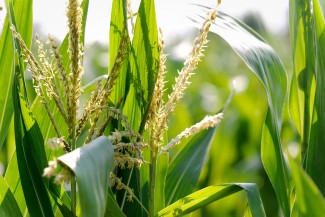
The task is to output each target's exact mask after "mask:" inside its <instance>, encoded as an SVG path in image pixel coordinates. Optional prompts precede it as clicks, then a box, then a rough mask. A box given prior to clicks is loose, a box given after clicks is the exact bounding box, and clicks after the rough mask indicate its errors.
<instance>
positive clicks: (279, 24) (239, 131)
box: [0, 0, 296, 217]
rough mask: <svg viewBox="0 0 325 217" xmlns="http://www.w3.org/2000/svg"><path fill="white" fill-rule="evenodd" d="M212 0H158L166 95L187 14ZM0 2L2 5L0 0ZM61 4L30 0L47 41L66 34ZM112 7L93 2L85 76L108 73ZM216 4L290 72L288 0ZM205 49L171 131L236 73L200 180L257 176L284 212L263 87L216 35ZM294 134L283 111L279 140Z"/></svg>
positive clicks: (222, 97) (219, 97)
mask: <svg viewBox="0 0 325 217" xmlns="http://www.w3.org/2000/svg"><path fill="white" fill-rule="evenodd" d="M138 3H139V1H134V2H133V5H132V6H133V8H134V11H136V8H137V5H138ZM216 3H217V1H216V0H215V1H212V0H204V1H196V2H195V1H189V0H178V1H171V0H165V1H162V0H156V7H157V19H158V26H159V27H161V28H162V29H163V31H164V32H165V36H166V37H165V41H166V48H165V50H164V52H165V53H166V54H168V60H167V71H168V73H167V75H166V80H167V81H168V82H167V86H166V87H167V89H166V94H165V97H167V95H168V93H169V92H170V91H171V87H172V84H173V83H174V78H175V76H176V75H177V70H180V69H181V68H182V66H183V61H184V59H185V58H186V56H187V54H188V53H189V51H190V49H191V46H192V42H193V40H194V38H195V36H196V32H197V29H196V28H194V27H193V26H194V25H193V23H191V21H190V19H189V18H190V17H191V15H193V14H194V13H195V11H196V9H197V8H198V7H197V6H195V4H202V5H205V6H211V7H212V6H215V5H216ZM0 5H4V4H3V1H2V0H1V1H0ZM65 6H66V5H65V1H55V0H47V1H41V0H34V25H35V26H34V27H35V28H34V31H35V33H37V34H38V35H40V36H41V38H43V40H44V41H45V40H46V38H47V34H49V33H50V34H51V35H52V36H53V37H55V39H56V40H57V41H58V42H59V41H61V40H62V39H63V37H64V36H65V34H66V31H67V28H66V19H65ZM110 8H111V1H105V0H97V1H91V2H90V5H89V14H88V22H87V28H86V46H85V76H84V80H83V82H84V84H87V83H88V82H90V81H91V80H93V79H94V78H96V77H98V76H100V75H103V74H107V67H108V66H109V64H110V63H109V62H108V52H109V50H108V44H109V41H108V32H109V19H110V17H109V16H110ZM220 9H221V10H222V11H223V12H226V13H228V14H230V15H232V16H234V17H236V18H238V19H240V20H241V21H243V22H245V23H246V24H247V25H249V26H250V27H251V28H253V29H254V30H255V31H257V32H258V33H259V34H260V35H262V36H263V37H264V38H265V39H266V40H267V41H268V43H269V44H270V45H271V46H272V47H273V48H274V49H275V50H276V51H277V53H278V55H279V56H280V59H281V60H282V62H283V64H284V65H285V68H286V70H287V72H288V73H289V74H290V73H291V71H292V70H291V68H292V66H291V51H290V40H289V27H288V1H283V0H273V1H268V0H245V1H242V0H224V1H223V2H222V5H221V8H220ZM4 14H5V11H4V12H1V18H0V19H1V23H3V20H4ZM204 55H205V57H204V59H203V61H202V62H201V63H200V64H199V66H198V68H197V70H196V74H195V75H193V77H192V78H191V82H192V84H191V86H190V87H189V89H188V90H187V92H186V94H185V96H184V98H183V99H182V101H181V103H180V104H179V105H178V107H177V109H176V112H175V114H174V115H172V116H171V118H170V125H169V135H168V136H169V138H173V137H175V136H176V135H177V134H178V133H180V132H181V131H183V130H184V129H185V128H186V127H189V126H191V125H193V124H195V123H196V122H198V121H200V120H201V119H202V118H204V116H205V115H207V114H216V113H217V112H218V111H220V109H222V107H223V106H224V104H225V102H226V100H227V98H228V96H229V94H230V92H231V90H232V83H233V81H234V80H236V83H237V88H236V90H237V91H236V93H235V96H234V98H233V100H232V102H231V104H230V107H229V108H228V110H227V111H226V113H225V116H224V119H223V121H222V123H221V125H220V127H219V129H218V131H217V134H216V137H215V139H214V142H213V145H212V149H211V152H210V157H209V159H208V161H207V162H206V166H205V168H204V170H203V172H202V174H201V177H200V181H199V184H198V186H197V188H198V189H200V188H202V187H205V186H207V185H213V184H221V183H230V182H237V183H238V182H253V183H257V185H258V187H259V190H260V193H261V197H262V200H263V204H264V207H265V211H266V214H267V216H269V217H273V216H274V217H276V216H281V213H280V212H279V207H278V204H277V200H276V196H275V193H274V191H273V189H272V186H271V185H270V182H269V181H268V178H267V176H266V174H265V172H264V168H263V165H262V163H261V159H260V140H261V131H262V126H263V122H264V119H265V115H266V111H267V100H266V94H265V91H264V88H263V86H262V84H261V83H260V82H259V80H258V79H257V78H256V77H255V76H254V74H253V73H252V72H250V70H249V69H248V68H247V67H246V66H245V65H244V64H243V62H242V61H241V60H240V58H239V57H238V56H237V55H236V54H235V52H234V51H233V50H232V49H231V48H230V47H229V46H228V45H227V44H226V43H225V42H224V41H223V40H222V39H221V38H219V37H218V36H217V35H214V34H213V33H211V34H210V35H209V44H208V47H207V48H206V50H205V52H204ZM30 90H31V92H30V96H33V95H34V93H33V92H32V88H31V89H30ZM165 101H166V99H165ZM285 115H287V113H286V112H285ZM295 139H296V138H295V132H293V131H292V127H291V126H290V122H289V121H288V117H285V120H284V126H283V141H284V143H285V144H287V145H288V146H289V145H291V144H294V141H295ZM8 140H10V137H8ZM7 143H9V141H7ZM6 148H9V147H6V146H5V148H4V149H3V150H6ZM3 150H2V153H1V159H2V160H0V161H1V162H2V164H1V165H2V166H1V167H0V169H1V168H2V173H3V172H4V170H5V167H6V166H5V165H6V162H7V160H8V159H7V158H8V156H6V155H5V154H4V151H3ZM246 205H247V201H246V196H245V195H244V193H237V194H235V195H233V196H231V197H229V198H227V199H224V200H222V201H219V202H215V203H212V204H211V205H209V206H207V207H205V208H203V209H201V210H198V211H196V212H195V213H194V214H193V215H192V216H195V217H199V216H202V217H209V216H221V217H239V216H243V213H244V211H245V209H246Z"/></svg>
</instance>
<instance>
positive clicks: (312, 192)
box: [290, 159, 325, 217]
mask: <svg viewBox="0 0 325 217" xmlns="http://www.w3.org/2000/svg"><path fill="white" fill-rule="evenodd" d="M290 165H291V168H292V178H293V180H294V183H295V187H296V188H295V189H296V204H297V207H298V209H299V216H302V217H304V216H305V217H307V216H323V215H324V213H325V199H324V197H323V195H322V193H321V192H320V191H319V189H318V188H317V186H316V185H315V183H314V182H313V181H312V179H311V178H310V177H309V176H308V175H307V174H306V173H305V171H303V169H302V168H301V167H300V166H299V165H298V164H297V163H296V162H294V161H293V160H292V159H290Z"/></svg>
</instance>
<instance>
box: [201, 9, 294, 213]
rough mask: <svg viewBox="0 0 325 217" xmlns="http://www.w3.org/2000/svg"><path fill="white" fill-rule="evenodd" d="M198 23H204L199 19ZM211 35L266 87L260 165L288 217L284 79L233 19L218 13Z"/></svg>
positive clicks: (268, 52) (271, 54) (263, 46)
mask: <svg viewBox="0 0 325 217" xmlns="http://www.w3.org/2000/svg"><path fill="white" fill-rule="evenodd" d="M199 20H200V21H202V20H203V18H202V16H200V19H199ZM210 31H212V32H214V33H216V34H218V35H219V36H220V37H221V38H223V39H224V40H225V41H226V42H227V43H228V44H229V45H230V46H231V47H232V48H233V50H234V51H235V52H236V53H237V54H238V56H239V57H240V58H241V59H242V60H243V61H244V63H245V64H246V65H247V66H248V67H249V68H250V69H251V70H252V71H253V72H254V74H255V75H256V76H257V77H258V78H259V79H260V81H261V82H262V84H263V86H264V87H265V90H266V94H267V98H268V103H269V112H268V115H267V117H266V120H265V126H264V128H263V132H262V148H261V151H262V161H263V164H264V167H265V170H266V172H267V174H268V176H269V178H270V180H271V183H272V185H273V187H274V189H275V191H276V193H277V197H278V199H279V202H280V204H281V207H282V209H283V212H284V214H285V216H289V215H290V205H289V193H290V186H289V172H288V168H287V165H286V162H285V159H284V155H283V152H282V148H281V127H282V109H283V104H284V101H285V98H286V91H287V77H286V72H285V70H284V67H283V65H282V62H281V61H280V59H279V57H278V55H277V54H276V52H275V51H274V50H273V49H272V47H271V46H270V45H269V44H267V43H266V41H265V40H264V39H263V38H262V37H261V36H259V35H258V34H257V33H256V32H254V31H253V30H252V29H250V28H249V27H248V26H246V25H245V24H243V23H242V22H240V21H238V20H236V19H235V18H233V17H231V16H229V15H227V14H225V13H221V12H219V14H218V17H217V19H216V22H215V23H214V24H213V25H212V26H211V28H210Z"/></svg>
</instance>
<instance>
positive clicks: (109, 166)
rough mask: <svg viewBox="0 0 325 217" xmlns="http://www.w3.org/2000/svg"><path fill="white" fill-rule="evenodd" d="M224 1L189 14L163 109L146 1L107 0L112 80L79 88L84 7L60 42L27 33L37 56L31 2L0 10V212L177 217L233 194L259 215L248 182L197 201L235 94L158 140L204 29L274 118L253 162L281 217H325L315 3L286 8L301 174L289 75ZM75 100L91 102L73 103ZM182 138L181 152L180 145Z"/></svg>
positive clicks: (77, 7)
mask: <svg viewBox="0 0 325 217" xmlns="http://www.w3.org/2000/svg"><path fill="white" fill-rule="evenodd" d="M220 3H221V2H220V1H218V3H217V5H216V7H215V8H212V9H207V8H201V9H202V10H201V11H200V12H199V16H198V17H193V19H194V20H196V21H197V22H196V23H197V24H198V25H199V26H200V27H199V31H198V35H197V37H196V39H195V40H194V42H193V48H192V50H191V51H190V53H189V55H188V58H187V59H186V60H185V62H184V66H183V68H182V69H181V70H180V71H179V72H178V76H177V77H176V78H175V83H174V85H173V87H172V91H171V94H170V95H169V96H168V100H167V101H166V102H164V101H163V100H162V99H163V95H164V90H165V82H166V81H165V79H164V76H165V74H166V73H167V72H166V71H167V70H166V66H165V62H166V59H167V56H166V54H164V39H163V34H162V31H159V28H158V27H157V23H156V15H155V3H154V0H142V1H141V3H140V6H139V9H138V11H137V13H134V12H133V11H132V10H131V7H130V1H126V0H113V1H112V12H111V24H110V33H109V62H110V66H109V67H108V69H107V71H108V72H107V75H105V76H101V77H98V78H97V79H95V80H94V81H92V82H90V83H88V84H87V85H85V86H82V84H81V81H82V75H83V74H84V73H87V72H86V71H84V68H83V47H84V35H85V25H86V21H87V11H88V5H89V1H88V0H83V1H82V3H81V4H80V3H79V2H78V1H77V0H69V1H68V3H67V10H66V12H67V13H66V15H67V20H68V30H69V31H68V33H67V36H66V38H65V39H64V41H63V42H62V43H61V46H57V45H56V43H55V42H54V40H53V39H52V38H51V37H49V38H48V42H47V43H46V44H44V42H42V40H41V39H40V38H39V37H37V36H36V40H35V44H36V47H37V54H33V53H32V52H31V44H32V14H33V13H32V6H33V2H32V0H26V1H14V0H7V1H6V9H7V16H6V19H5V23H4V27H3V30H2V34H1V39H0V50H1V53H0V67H1V71H0V76H1V77H0V85H1V87H2V89H3V90H4V94H1V95H0V102H2V106H1V107H0V114H2V115H1V117H0V118H1V119H0V124H1V125H0V126H1V128H0V145H2V144H3V142H4V140H5V138H6V137H7V135H8V132H10V130H9V126H10V122H11V119H13V120H14V137H15V143H14V144H15V151H14V152H13V156H12V157H11V160H10V162H9V164H8V166H7V169H6V173H5V176H4V177H2V176H1V177H0V182H1V185H0V199H1V200H0V201H2V202H1V204H0V214H1V216H23V215H24V216H25V215H30V216H79V215H80V216H182V215H186V214H189V213H191V212H193V211H194V210H197V209H199V208H201V207H203V206H206V205H208V204H210V203H212V202H214V201H217V200H220V199H222V198H224V197H227V196H229V195H232V194H234V193H236V192H239V191H244V192H245V193H246V195H247V201H248V206H247V211H246V215H247V216H257V217H260V216H265V212H264V208H263V204H262V201H261V199H260V196H259V192H258V188H257V186H256V184H254V183H227V184H219V185H213V186H208V187H206V188H203V189H201V190H198V191H195V192H194V189H195V186H196V183H197V181H198V179H199V175H200V173H201V170H202V168H203V166H204V163H205V161H206V159H207V157H208V153H209V150H210V146H211V140H212V138H213V137H214V135H215V132H216V130H217V127H218V125H219V124H220V122H221V120H222V118H223V114H224V112H226V109H227V107H228V106H229V103H230V101H231V97H232V96H230V97H229V100H228V102H226V104H225V106H224V108H223V109H222V111H221V112H220V113H218V114H212V115H207V116H206V117H204V118H203V119H202V120H201V121H200V122H198V123H197V124H195V125H193V126H190V127H188V128H187V129H185V130H184V131H183V132H182V133H180V134H179V135H178V136H177V137H175V138H174V139H168V138H167V136H166V132H167V129H168V118H169V117H170V115H172V114H173V111H174V109H175V107H176V106H177V103H178V102H179V101H180V99H181V98H182V96H183V95H184V94H185V90H186V88H187V87H188V86H189V85H190V78H191V76H193V74H194V72H195V68H196V66H197V64H198V63H199V62H200V61H201V60H202V59H203V48H204V47H205V46H206V45H207V42H208V41H207V35H208V32H209V31H212V32H215V33H217V34H218V35H220V36H221V37H222V38H223V39H224V40H226V41H227V42H228V43H229V44H230V45H231V47H232V48H233V49H234V50H235V51H236V53H237V54H238V55H239V56H240V57H241V58H242V59H243V61H244V62H245V63H246V64H247V66H248V67H249V68H250V69H251V70H252V71H253V72H254V73H255V74H256V76H257V77H258V78H259V79H260V80H261V82H262V83H263V85H264V86H265V89H266V93H267V96H268V102H269V111H268V114H267V116H266V120H265V124H264V128H263V130H262V135H263V136H262V141H261V145H262V153H261V157H262V161H263V164H264V167H265V170H266V172H267V174H268V176H269V178H270V180H271V182H272V185H273V187H274V189H275V191H276V193H277V196H278V201H279V203H280V205H281V208H282V211H283V215H284V216H291V215H292V216H296V215H302V216H321V214H322V211H323V210H322V209H325V201H324V198H323V196H322V194H321V193H320V192H323V190H322V189H323V186H324V185H323V183H324V180H323V174H322V172H321V169H322V168H324V167H323V165H322V162H323V161H322V160H323V159H322V157H321V155H320V154H321V153H322V147H323V145H322V140H321V138H323V137H324V136H323V134H322V129H323V128H322V125H321V124H322V123H323V121H322V117H323V116H322V115H323V114H322V100H321V99H322V98H321V92H322V86H323V84H322V74H321V71H322V67H323V66H322V61H321V59H320V56H321V55H322V51H323V50H322V49H321V48H322V46H321V45H322V44H324V43H323V42H322V41H321V39H322V37H323V35H322V30H323V26H324V25H323V22H324V19H323V16H322V12H321V9H320V6H319V3H318V1H317V0H314V1H313V3H311V2H310V1H299V2H298V1H297V2H296V1H294V0H292V1H291V2H290V9H291V14H290V19H291V20H290V21H291V33H292V34H291V38H292V46H293V51H294V52H293V53H294V55H293V59H294V63H295V70H294V73H292V77H291V83H290V85H291V88H290V92H289V93H290V97H289V104H290V114H291V117H292V120H293V122H294V123H295V125H296V127H297V131H298V133H299V135H301V158H299V159H297V160H298V161H299V160H300V161H301V166H299V164H297V163H296V162H295V159H293V158H292V157H290V156H289V155H288V154H287V153H286V152H285V151H283V150H285V146H284V147H282V144H281V135H280V133H281V126H282V116H283V105H284V103H286V98H287V95H289V94H288V90H287V89H288V88H287V87H288V82H287V77H288V75H287V73H286V71H285V69H284V67H283V65H282V63H281V61H280V59H279V57H278V56H277V54H276V53H275V51H274V50H273V49H272V47H271V46H270V45H268V44H267V42H266V41H265V40H264V39H263V38H262V37H261V36H259V35H258V34H257V33H255V32H254V31H253V30H251V29H250V28H249V27H247V26H246V25H245V24H243V23H241V22H240V21H238V20H236V19H234V18H232V17H231V16H229V15H227V14H225V13H222V12H219V10H218V7H219V4H220ZM306 8H307V9H306ZM201 13H202V14H201ZM50 58H51V59H50ZM26 71H29V72H30V73H31V75H32V78H33V86H34V88H35V91H36V93H37V97H36V98H35V99H34V100H33V102H30V100H29V97H28V95H27V87H26V82H25V73H26ZM83 92H89V93H90V97H89V99H88V100H87V102H86V103H85V104H84V105H80V103H79V101H80V98H81V97H82V95H83ZM318 125H320V126H318ZM184 137H185V138H189V137H190V139H189V140H186V141H185V140H182V138H184ZM181 142H182V143H185V144H184V146H183V148H178V147H177V145H178V144H179V143H181ZM171 150H173V151H174V153H172V152H171ZM175 153H176V154H175ZM304 170H305V171H306V172H307V173H308V174H309V175H310V177H309V176H308V175H307V174H306V173H305V172H304ZM17 171H18V172H17ZM314 183H315V184H314ZM318 189H320V190H318ZM310 198H312V199H310Z"/></svg>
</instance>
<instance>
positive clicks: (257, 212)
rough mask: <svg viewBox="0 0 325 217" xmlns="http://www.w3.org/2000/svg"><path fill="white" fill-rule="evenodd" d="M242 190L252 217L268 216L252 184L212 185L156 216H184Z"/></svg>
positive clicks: (180, 200) (182, 199)
mask: <svg viewBox="0 0 325 217" xmlns="http://www.w3.org/2000/svg"><path fill="white" fill-rule="evenodd" d="M241 190H244V191H245V193H246V196H247V199H248V204H249V207H250V210H251V213H252V216H253V217H263V216H266V215H265V211H264V208H263V204H262V200H261V198H260V194H259V191H258V189H257V187H256V185H255V184H250V183H240V184H223V185H212V186H209V187H206V188H203V189H201V190H199V191H196V192H194V193H192V194H190V195H188V196H186V197H184V198H181V199H179V200H178V201H176V202H175V203H173V204H171V205H169V206H168V207H166V208H164V209H163V210H160V211H159V212H158V214H157V215H156V216H157V217H158V216H166V217H167V216H183V215H186V214H188V213H191V212H193V211H195V210H197V209H199V208H201V207H204V206H206V205H208V204H210V203H212V202H215V201H217V200H220V199H222V198H225V197H227V196H230V195H232V194H234V193H237V192H238V191H241Z"/></svg>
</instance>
